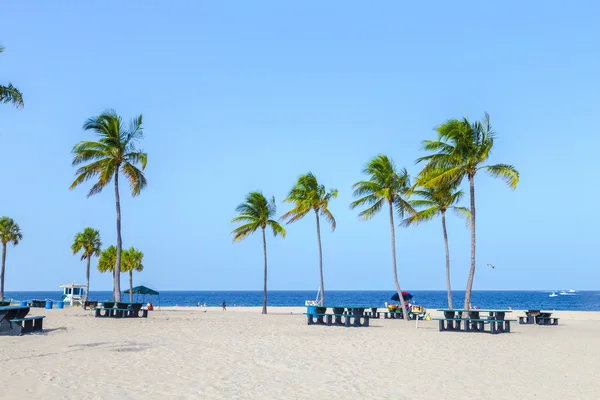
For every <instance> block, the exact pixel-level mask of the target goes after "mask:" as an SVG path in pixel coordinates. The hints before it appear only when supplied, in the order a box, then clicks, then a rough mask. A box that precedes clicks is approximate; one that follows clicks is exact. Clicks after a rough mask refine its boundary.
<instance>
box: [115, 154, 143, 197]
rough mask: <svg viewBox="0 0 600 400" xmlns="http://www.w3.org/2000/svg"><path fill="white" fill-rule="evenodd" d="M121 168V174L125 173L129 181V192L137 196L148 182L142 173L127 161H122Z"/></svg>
mask: <svg viewBox="0 0 600 400" xmlns="http://www.w3.org/2000/svg"><path fill="white" fill-rule="evenodd" d="M121 168H122V170H123V175H125V177H126V178H127V180H128V181H129V187H130V188H131V194H132V195H133V197H135V196H138V195H139V194H140V192H141V191H142V190H144V189H145V188H146V186H147V184H148V182H147V181H146V177H145V176H144V173H143V172H142V171H141V170H139V169H138V168H137V167H135V166H134V165H133V164H131V163H129V162H125V163H123V165H122V166H121Z"/></svg>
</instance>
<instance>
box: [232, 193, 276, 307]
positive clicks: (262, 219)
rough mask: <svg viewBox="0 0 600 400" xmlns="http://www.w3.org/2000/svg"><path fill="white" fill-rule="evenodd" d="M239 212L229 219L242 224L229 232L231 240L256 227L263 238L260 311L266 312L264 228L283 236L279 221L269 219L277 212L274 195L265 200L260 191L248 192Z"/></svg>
mask: <svg viewBox="0 0 600 400" xmlns="http://www.w3.org/2000/svg"><path fill="white" fill-rule="evenodd" d="M235 211H237V212H238V213H239V215H238V216H237V217H235V218H234V219H232V220H231V222H232V223H235V222H240V223H242V224H243V225H240V226H238V227H237V228H235V229H234V230H233V231H232V232H231V234H232V235H233V241H234V242H239V241H240V240H242V239H244V238H245V237H247V236H248V235H251V234H252V233H254V232H256V230H257V229H258V228H260V229H261V232H262V239H263V253H264V258H265V269H264V279H263V280H264V282H263V283H264V284H263V308H262V313H263V314H266V313H267V238H266V235H265V230H266V229H267V227H269V228H271V230H272V231H273V236H277V235H281V237H285V229H284V228H283V226H281V225H280V224H279V222H277V221H275V220H273V219H271V218H275V214H276V213H277V206H276V205H275V197H271V200H269V201H268V200H267V199H266V197H265V196H264V195H263V194H262V193H260V192H250V193H248V195H247V196H246V202H245V203H242V204H240V205H239V206H237V208H236V209H235Z"/></svg>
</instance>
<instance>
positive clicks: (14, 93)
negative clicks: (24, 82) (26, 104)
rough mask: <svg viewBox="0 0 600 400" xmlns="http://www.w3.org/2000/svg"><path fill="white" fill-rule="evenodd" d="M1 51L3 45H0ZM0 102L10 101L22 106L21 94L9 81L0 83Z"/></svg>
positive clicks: (0, 51)
mask: <svg viewBox="0 0 600 400" xmlns="http://www.w3.org/2000/svg"><path fill="white" fill-rule="evenodd" d="M3 51H4V47H2V46H0V53H2V52H3ZM0 103H4V104H8V103H12V104H14V105H15V106H16V107H17V108H19V107H23V95H22V94H21V92H19V89H17V88H16V87H14V86H13V85H12V84H11V83H9V84H8V86H3V85H0Z"/></svg>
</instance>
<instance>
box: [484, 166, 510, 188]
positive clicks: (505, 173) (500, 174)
mask: <svg viewBox="0 0 600 400" xmlns="http://www.w3.org/2000/svg"><path fill="white" fill-rule="evenodd" d="M481 168H484V169H485V170H486V171H487V173H488V174H489V175H490V176H492V177H494V178H500V179H502V180H503V181H504V182H506V183H507V184H508V186H510V188H511V189H516V187H517V184H518V183H519V171H517V169H516V168H515V167H514V166H512V165H508V164H496V165H488V166H484V167H481Z"/></svg>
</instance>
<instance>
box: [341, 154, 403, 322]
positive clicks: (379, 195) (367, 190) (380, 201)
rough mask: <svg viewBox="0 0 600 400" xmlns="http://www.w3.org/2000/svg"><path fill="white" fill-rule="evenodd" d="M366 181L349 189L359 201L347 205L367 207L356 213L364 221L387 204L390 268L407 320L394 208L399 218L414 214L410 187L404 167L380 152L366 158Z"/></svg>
mask: <svg viewBox="0 0 600 400" xmlns="http://www.w3.org/2000/svg"><path fill="white" fill-rule="evenodd" d="M363 173H364V174H365V175H368V176H369V180H366V181H359V182H356V183H355V184H354V185H353V186H352V188H353V189H354V196H355V197H359V199H358V200H355V201H353V202H352V203H350V208H351V209H355V208H357V207H362V206H367V208H366V209H364V210H363V211H361V212H360V213H359V214H358V216H359V217H360V218H362V219H364V220H369V219H371V218H373V217H374V216H375V215H376V214H377V213H378V212H379V211H381V209H382V208H383V206H384V205H385V203H386V202H387V203H388V208H389V213H390V232H391V235H392V267H393V273H394V284H395V285H396V291H397V292H398V297H399V298H400V304H401V305H402V314H403V316H404V319H405V320H407V321H408V310H407V309H406V307H404V296H402V289H401V288H400V284H399V283H398V269H397V267H396V229H395V228H394V209H395V210H396V213H397V214H398V216H399V217H400V218H404V215H405V214H407V213H414V209H413V207H412V205H411V204H410V203H409V201H408V199H407V197H408V196H407V193H408V192H409V189H410V177H409V176H408V172H407V171H406V169H405V168H402V169H401V170H400V171H397V170H396V166H395V164H394V161H392V160H391V159H390V158H388V156H386V155H384V154H380V155H378V156H376V157H375V158H373V159H372V160H371V161H369V162H368V163H367V165H366V167H365V169H364V170H363Z"/></svg>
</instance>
